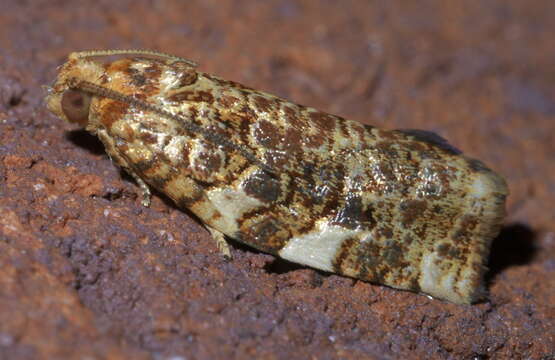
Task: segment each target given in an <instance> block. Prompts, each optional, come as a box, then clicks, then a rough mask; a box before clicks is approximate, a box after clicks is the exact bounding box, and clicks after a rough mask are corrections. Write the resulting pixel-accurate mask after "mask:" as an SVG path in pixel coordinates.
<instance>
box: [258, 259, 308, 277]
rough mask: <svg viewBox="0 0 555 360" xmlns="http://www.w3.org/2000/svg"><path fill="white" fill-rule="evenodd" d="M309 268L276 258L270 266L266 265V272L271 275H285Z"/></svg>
mask: <svg viewBox="0 0 555 360" xmlns="http://www.w3.org/2000/svg"><path fill="white" fill-rule="evenodd" d="M306 268H307V267H306V266H304V265H300V264H295V263H293V262H290V261H287V260H285V259H282V258H280V257H277V256H276V257H275V259H274V260H273V261H271V262H269V263H268V264H266V265H264V270H265V271H266V272H268V273H270V274H285V273H288V272H291V271H295V270H299V269H306Z"/></svg>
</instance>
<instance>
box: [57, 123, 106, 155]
mask: <svg viewBox="0 0 555 360" xmlns="http://www.w3.org/2000/svg"><path fill="white" fill-rule="evenodd" d="M65 138H66V139H67V140H69V141H70V142H71V143H72V144H74V145H76V146H78V147H80V148H83V149H85V150H88V151H89V152H91V153H92V154H94V155H102V154H105V153H106V151H105V150H104V145H103V144H102V142H101V141H100V140H98V138H97V137H96V136H94V135H91V134H90V133H89V132H88V131H86V130H84V129H79V130H71V131H68V132H67V133H66V134H65Z"/></svg>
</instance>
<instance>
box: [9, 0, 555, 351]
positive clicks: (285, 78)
mask: <svg viewBox="0 0 555 360" xmlns="http://www.w3.org/2000/svg"><path fill="white" fill-rule="evenodd" d="M0 9H1V11H0V358H1V359H4V358H6V359H7V358H10V359H28V358H37V359H39V358H44V359H48V358H64V359H65V358H85V357H86V356H89V357H90V358H110V359H117V358H129V357H131V358H145V359H146V358H155V359H197V358H198V359H210V358H212V359H214V358H237V359H240V358H252V357H255V358H256V357H258V358H268V359H285V358H295V359H296V358H299V359H308V358H318V359H328V358H329V359H332V358H376V359H389V358H409V357H411V358H431V359H445V358H457V359H459V358H468V359H470V358H473V359H489V358H492V359H494V358H495V359H498V358H499V359H501V358H532V359H540V358H541V359H548V358H553V356H555V355H554V354H555V346H554V344H555V339H554V335H553V334H554V329H555V324H554V320H553V319H554V318H555V308H554V307H553V304H554V303H555V281H554V280H553V279H555V274H554V272H555V211H554V209H553V204H555V135H554V134H555V71H554V64H555V51H554V46H553V35H554V28H553V26H554V24H555V2H553V1H552V0H533V1H519V0H487V1H484V0H482V1H474V0H471V1H464V2H462V1H442V0H422V1H418V2H409V1H385V0H384V1H362V0H358V1H356V0H343V1H329V0H320V1H316V0H314V1H309V0H305V1H301V0H299V1H293V0H266V1H248V0H233V1H232V0H229V1H217V0H204V1H201V0H198V1H169V0H168V1H163V0H160V1H154V0H152V1H147V0H134V1H130V0H122V1H104V0H101V1H61V0H59V1H32V2H31V1H9V0H4V1H2V3H1V4H0ZM113 48H115V49H117V48H145V49H153V50H160V51H164V52H168V53H171V54H175V55H178V56H182V57H185V58H189V59H192V60H194V61H196V62H198V63H199V64H200V66H199V68H200V70H201V71H205V72H210V73H214V74H216V75H218V76H221V77H223V78H226V79H230V80H234V81H238V82H240V83H243V84H245V85H248V86H250V87H253V88H256V89H260V90H265V91H267V92H270V93H273V94H276V95H279V96H282V97H285V98H287V99H290V100H292V101H294V102H297V103H301V104H304V105H309V106H312V107H316V108H318V109H321V110H324V111H327V112H331V113H334V114H336V115H340V116H343V117H347V118H350V119H354V120H358V121H361V122H364V123H368V124H372V125H376V126H380V127H384V128H388V129H394V128H419V129H425V130H430V131H434V132H436V133H438V134H439V135H441V136H442V137H445V138H446V139H448V140H449V141H450V142H451V143H452V144H453V145H455V146H456V147H457V148H459V149H461V150H462V151H464V152H465V153H466V154H468V155H469V156H471V157H475V158H479V159H481V160H483V161H484V162H485V163H486V164H488V165H489V166H490V167H492V168H494V169H495V170H496V171H498V172H499V173H501V174H502V175H504V176H505V177H506V179H507V181H508V183H509V186H510V190H511V195H510V197H509V198H508V202H507V210H508V216H507V219H506V226H505V227H504V228H503V230H502V232H501V234H500V236H499V237H498V238H497V239H496V240H495V241H494V244H493V248H492V255H491V258H490V268H491V271H490V272H489V273H488V278H487V281H488V290H489V292H490V297H489V301H486V302H484V303H481V304H478V305H474V306H471V307H461V306H456V305H453V304H447V303H442V302H440V301H437V300H431V299H428V298H426V297H424V296H421V295H415V294H411V293H406V292H398V291H394V290H391V289H388V288H385V287H383V286H375V285H371V284H367V283H363V282H355V281H353V280H351V279H345V278H341V277H338V276H335V275H329V274H324V273H319V272H316V271H314V270H310V269H306V268H302V267H295V266H292V265H291V264H288V263H284V262H280V261H279V260H275V259H274V258H273V257H271V256H268V255H264V254H260V253H257V252H255V251H253V250H250V249H246V248H242V247H240V246H236V247H235V248H234V249H233V255H234V260H233V261H231V262H225V261H223V260H222V259H221V258H220V257H219V255H218V253H217V251H216V250H215V249H214V247H213V244H212V243H211V242H210V240H209V235H208V234H207V233H206V232H205V231H204V230H203V228H202V227H201V226H200V225H199V224H198V223H196V222H195V221H194V220H191V219H190V218H189V217H188V215H186V214H184V213H182V212H181V211H179V210H177V209H175V208H174V207H172V205H171V204H169V203H168V202H167V201H166V199H164V198H163V197H161V196H159V195H158V196H157V197H156V199H155V201H154V203H153V206H152V208H150V209H143V208H141V206H140V204H139V200H137V199H136V192H137V187H136V186H135V185H134V183H133V182H132V181H131V180H130V179H129V178H126V177H122V175H121V174H120V173H119V172H118V170H117V169H116V168H115V167H114V166H113V165H112V164H111V163H110V161H109V159H108V158H107V156H106V155H105V154H104V151H103V148H102V145H101V144H99V143H98V141H97V140H96V139H95V138H93V137H92V136H89V135H87V134H86V133H84V132H79V131H75V129H73V128H72V127H71V126H70V125H68V124H65V123H63V122H62V121H61V120H59V119H56V118H54V117H53V116H52V115H50V114H49V113H48V112H47V111H46V110H45V109H44V104H43V97H44V90H43V88H42V86H43V85H48V84H50V83H51V82H52V81H53V79H54V78H55V76H56V72H57V67H58V66H59V65H61V64H62V63H63V62H64V61H65V59H66V57H67V55H68V54H69V53H70V52H72V51H79V50H89V49H113ZM549 356H551V357H549Z"/></svg>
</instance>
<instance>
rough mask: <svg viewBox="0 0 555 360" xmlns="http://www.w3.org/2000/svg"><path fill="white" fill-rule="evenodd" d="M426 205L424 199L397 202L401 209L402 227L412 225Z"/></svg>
mask: <svg viewBox="0 0 555 360" xmlns="http://www.w3.org/2000/svg"><path fill="white" fill-rule="evenodd" d="M427 207H428V203H427V202H426V201H425V200H405V201H402V202H401V203H400V204H399V210H400V211H401V217H402V218H401V222H402V223H403V226H404V227H408V226H410V225H412V224H413V223H414V222H415V221H416V220H417V219H418V218H419V217H421V216H422V215H423V213H424V211H425V210H426V208H427Z"/></svg>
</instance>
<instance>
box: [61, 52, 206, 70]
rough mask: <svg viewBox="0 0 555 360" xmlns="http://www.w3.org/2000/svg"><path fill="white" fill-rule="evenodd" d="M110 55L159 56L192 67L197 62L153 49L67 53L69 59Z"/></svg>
mask: <svg viewBox="0 0 555 360" xmlns="http://www.w3.org/2000/svg"><path fill="white" fill-rule="evenodd" d="M112 55H149V56H155V57H160V58H163V59H171V60H177V61H183V62H185V63H187V64H189V65H191V66H192V67H197V66H198V64H197V63H196V62H194V61H192V60H189V59H185V58H182V57H179V56H175V55H170V54H166V53H163V52H160V51H154V50H142V49H113V50H86V51H78V52H73V53H71V54H69V56H68V58H69V59H82V58H88V57H95V56H112Z"/></svg>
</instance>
